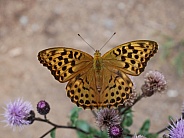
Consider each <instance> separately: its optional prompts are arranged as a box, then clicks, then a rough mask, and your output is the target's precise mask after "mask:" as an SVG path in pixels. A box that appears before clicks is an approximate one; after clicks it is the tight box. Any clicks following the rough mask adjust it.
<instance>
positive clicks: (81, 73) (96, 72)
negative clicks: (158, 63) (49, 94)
mask: <svg viewBox="0 0 184 138" xmlns="http://www.w3.org/2000/svg"><path fill="white" fill-rule="evenodd" d="M157 50H158V45H157V43H156V42H154V41H150V40H137V41H132V42H128V43H125V44H122V45H119V46H117V47H115V48H113V49H111V50H110V51H108V52H106V53H105V54H104V55H103V56H101V53H100V52H99V50H96V51H95V53H94V57H92V56H91V55H89V54H87V53H85V52H83V51H80V50H76V49H73V48H66V47H56V48H49V49H46V50H43V51H40V52H39V54H38V59H39V61H40V63H42V64H43V65H44V66H46V67H47V68H48V69H49V70H50V71H51V74H52V75H53V76H54V77H55V79H56V80H58V81H59V82H61V83H64V82H68V84H67V86H66V90H67V96H68V97H69V98H70V99H71V101H72V102H74V103H75V104H77V106H80V107H83V108H84V109H85V108H90V109H93V108H99V107H116V106H118V105H120V104H123V103H124V102H125V101H126V100H127V99H129V97H130V95H131V93H132V86H133V83H132V81H131V80H130V78H129V77H128V76H127V74H129V75H133V76H137V75H139V74H140V73H141V72H143V71H144V68H145V66H146V64H147V61H148V60H149V59H150V58H151V57H152V56H153V55H154V54H155V53H156V52H157Z"/></svg>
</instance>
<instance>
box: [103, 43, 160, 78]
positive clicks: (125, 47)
mask: <svg viewBox="0 0 184 138" xmlns="http://www.w3.org/2000/svg"><path fill="white" fill-rule="evenodd" d="M157 50H158V45H157V43H156V42H154V41H150V40H137V41H131V42H128V43H125V44H121V45H119V46H117V47H115V48H113V49H111V50H110V51H108V52H107V53H105V54H104V55H103V56H102V58H103V60H104V62H105V63H106V65H109V66H114V67H115V68H117V69H119V70H122V71H123V72H124V73H127V74H130V75H135V76H137V75H139V74H140V73H142V72H143V71H144V69H145V67H146V65H147V62H148V60H149V59H150V58H151V57H152V56H153V55H154V54H155V53H156V52H157Z"/></svg>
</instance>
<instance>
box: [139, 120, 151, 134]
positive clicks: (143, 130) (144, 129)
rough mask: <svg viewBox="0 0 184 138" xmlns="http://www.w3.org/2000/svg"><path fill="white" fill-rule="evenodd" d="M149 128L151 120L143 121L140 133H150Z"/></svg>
mask: <svg viewBox="0 0 184 138" xmlns="http://www.w3.org/2000/svg"><path fill="white" fill-rule="evenodd" d="M149 129H150V120H146V121H145V122H144V123H143V125H142V127H141V129H140V130H139V134H141V135H144V136H145V135H147V134H148V131H149Z"/></svg>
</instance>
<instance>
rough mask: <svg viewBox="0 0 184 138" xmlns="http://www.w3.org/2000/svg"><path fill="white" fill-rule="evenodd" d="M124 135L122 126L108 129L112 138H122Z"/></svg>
mask: <svg viewBox="0 0 184 138" xmlns="http://www.w3.org/2000/svg"><path fill="white" fill-rule="evenodd" d="M122 134H123V129H122V128H121V127H120V125H113V126H110V127H109V129H108V135H109V137H110V138H120V137H121V136H122Z"/></svg>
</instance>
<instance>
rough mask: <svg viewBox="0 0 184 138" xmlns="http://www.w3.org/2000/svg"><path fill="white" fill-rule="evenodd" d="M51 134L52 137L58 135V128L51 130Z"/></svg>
mask: <svg viewBox="0 0 184 138" xmlns="http://www.w3.org/2000/svg"><path fill="white" fill-rule="evenodd" d="M50 136H51V138H55V137H56V129H53V130H52V131H51V132H50Z"/></svg>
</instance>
